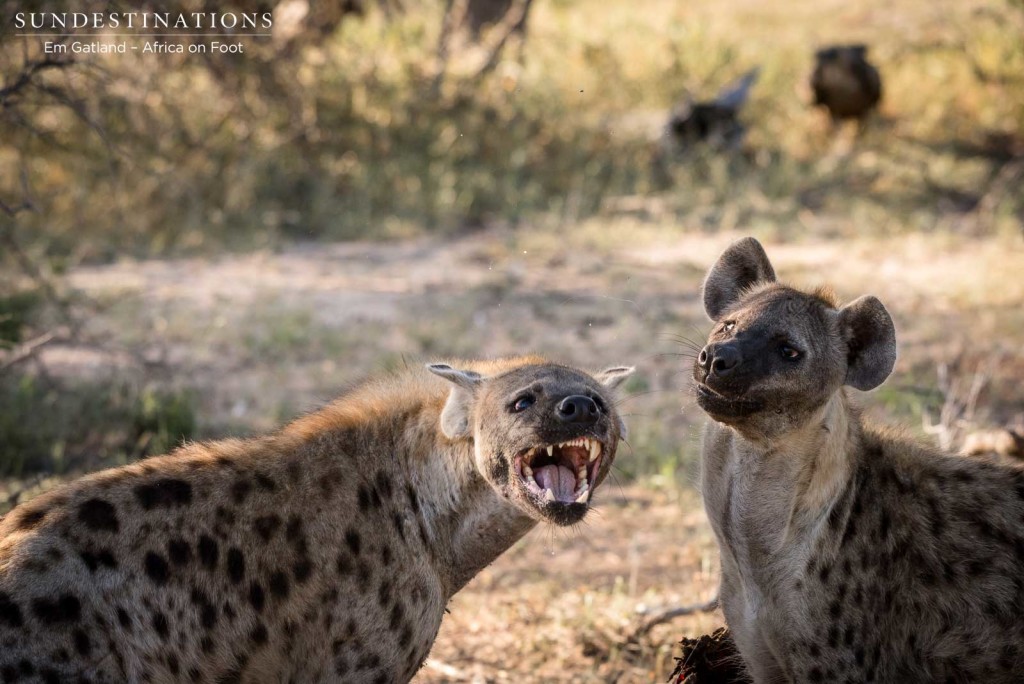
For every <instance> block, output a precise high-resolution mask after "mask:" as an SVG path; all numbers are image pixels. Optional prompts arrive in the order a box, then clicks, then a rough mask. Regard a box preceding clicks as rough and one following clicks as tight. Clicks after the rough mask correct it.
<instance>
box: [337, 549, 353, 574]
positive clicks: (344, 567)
mask: <svg viewBox="0 0 1024 684" xmlns="http://www.w3.org/2000/svg"><path fill="white" fill-rule="evenodd" d="M352 568H353V565H352V559H351V558H350V557H349V556H348V554H345V553H342V554H339V555H338V574H339V575H342V576H345V575H349V574H351V573H352Z"/></svg>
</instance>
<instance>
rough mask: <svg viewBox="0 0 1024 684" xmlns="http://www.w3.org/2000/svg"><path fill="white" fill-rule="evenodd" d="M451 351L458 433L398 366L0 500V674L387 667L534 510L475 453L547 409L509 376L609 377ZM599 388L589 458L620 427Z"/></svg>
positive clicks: (419, 646) (47, 678) (16, 677)
mask: <svg viewBox="0 0 1024 684" xmlns="http://www.w3.org/2000/svg"><path fill="white" fill-rule="evenodd" d="M465 367H466V368H468V369H469V371H468V372H471V373H473V374H474V375H476V376H480V377H482V382H481V384H480V387H479V391H478V392H477V393H476V394H475V395H474V396H475V397H476V398H475V401H470V402H468V404H466V405H467V407H468V410H469V411H470V413H469V421H470V423H471V425H472V427H473V429H472V431H471V432H470V434H468V435H466V436H465V437H462V438H459V439H449V437H447V436H445V435H444V434H443V433H442V432H441V430H440V414H441V412H442V408H443V407H444V406H445V405H446V402H447V401H448V400H449V399H450V395H451V394H452V391H450V388H451V386H450V385H449V384H447V383H446V382H445V381H444V380H442V379H440V378H437V377H435V376H434V375H431V374H429V373H428V372H427V371H426V370H417V371H410V372H406V373H404V374H401V375H398V376H395V377H392V378H388V379H385V380H381V381H378V382H374V383H370V384H367V385H365V386H362V387H360V388H358V389H356V390H354V391H352V392H350V393H349V394H347V395H345V396H343V397H342V398H341V399H339V400H338V401H336V402H335V403H333V404H331V405H330V406H328V407H326V408H324V409H323V410H321V411H318V412H316V413H313V414H310V415H307V416H305V417H303V418H300V419H299V420H297V421H295V422H294V423H292V424H290V425H288V426H287V427H285V428H283V429H282V430H281V431H280V432H278V433H276V434H272V435H269V436H266V437H260V438H256V439H250V440H226V441H221V442H215V443H209V444H193V445H189V446H186V447H183V448H181V449H179V450H178V451H176V452H175V453H173V454H171V455H168V456H163V457H159V458H152V459H147V460H145V461H142V462H139V463H136V464H133V465H129V466H125V467H122V468H117V469H113V470H108V471H104V472H101V473H98V474H94V475H91V476H88V477H84V478H82V479H80V480H78V481H76V482H74V483H71V484H69V485H66V486H62V487H59V488H57V489H55V490H53V491H51V492H49V493H47V494H44V495H42V496H39V497H38V498H36V499H34V500H32V501H30V502H28V503H26V504H23V505H21V506H19V507H17V508H15V509H14V510H13V511H11V512H10V513H9V514H8V515H6V516H5V517H4V518H3V519H2V520H0V681H3V682H47V683H49V682H79V681H82V682H86V681H88V682H95V683H97V684H98V683H101V682H178V681H187V682H219V683H223V684H226V683H228V682H379V683H382V684H383V683H390V682H403V681H408V680H409V679H410V678H411V677H412V675H413V674H414V673H415V672H416V671H417V669H418V668H419V667H420V665H421V664H422V662H423V660H424V658H425V657H426V655H427V653H428V652H429V650H430V647H431V644H432V643H433V640H434V638H435V636H436V634H437V630H438V627H439V626H440V623H441V618H442V616H443V613H444V609H445V605H446V604H447V602H448V600H449V599H450V598H451V596H452V595H453V594H455V592H457V591H458V590H459V589H460V588H461V587H462V586H463V585H464V584H465V583H466V582H467V581H468V580H469V579H470V578H471V577H472V576H473V575H474V574H475V573H476V572H477V571H478V570H479V569H480V568H482V567H484V566H486V565H487V564H488V563H490V562H491V561H492V560H494V559H495V558H496V557H497V556H498V555H499V554H500V553H502V552H503V551H504V550H505V549H507V548H508V547H509V546H510V545H511V544H512V543H514V542H515V541H516V540H517V539H519V538H520V537H522V535H523V534H525V533H526V532H527V531H528V530H529V529H531V528H532V527H533V526H534V525H535V524H536V523H537V521H538V520H541V519H545V516H544V515H543V514H542V513H541V512H538V511H536V510H531V509H528V508H527V507H525V506H524V505H522V502H518V501H515V500H514V499H512V498H511V497H509V496H508V492H507V491H505V490H504V489H503V488H502V486H501V485H500V483H494V482H492V479H491V478H492V476H493V473H489V474H484V473H481V471H480V467H481V465H486V466H487V467H488V468H489V469H490V470H492V471H495V472H497V471H498V470H499V469H498V468H497V467H495V466H494V463H495V462H496V461H497V460H498V459H500V458H506V459H507V458H508V457H509V456H510V454H507V453H505V452H506V450H508V449H511V448H519V445H518V444H517V443H516V440H517V439H519V440H526V439H528V438H529V436H530V434H531V432H536V431H538V430H540V429H541V426H542V424H543V423H544V421H545V420H546V419H545V418H544V417H543V416H541V415H539V414H537V415H533V416H531V415H527V414H523V416H521V417H520V418H518V420H517V421H513V420H512V419H511V418H509V416H508V415H507V414H508V410H507V406H506V402H507V401H508V397H507V396H506V394H507V392H508V391H509V388H514V387H518V386H520V385H522V384H523V383H526V385H527V386H532V387H535V388H539V389H538V391H546V392H548V393H549V394H557V393H558V392H560V391H561V388H564V389H565V391H566V392H570V391H578V392H582V391H586V392H589V393H591V394H593V395H594V396H598V395H601V393H602V392H610V386H609V385H602V384H600V383H599V382H598V381H597V380H595V379H594V378H592V377H591V376H589V375H587V374H585V373H583V372H582V371H577V370H574V369H571V368H567V367H565V366H559V365H555V364H551V363H548V362H546V361H544V360H542V359H538V358H533V357H529V358H516V359H506V360H502V361H496V362H475V363H469V364H466V366H465ZM620 375H621V374H620ZM604 396H605V397H607V401H605V404H606V405H607V406H608V407H610V408H609V413H608V415H606V416H603V417H602V421H603V423H598V424H595V425H594V426H592V429H594V430H598V429H600V430H604V431H606V433H607V434H606V438H607V440H608V448H609V456H608V462H607V464H606V466H605V470H604V472H602V477H603V475H604V474H605V472H606V471H607V467H608V466H610V463H611V458H612V457H613V456H614V448H615V444H616V442H617V437H618V429H619V428H618V425H619V423H618V419H617V417H616V416H615V414H614V408H613V402H612V401H611V400H610V397H611V395H610V394H606V395H604ZM538 405H540V404H538ZM495 425H502V426H505V428H506V433H505V434H502V433H501V432H500V431H499V432H495V431H494V426H495ZM507 479H508V477H507V475H506V480H507ZM549 517H550V516H549Z"/></svg>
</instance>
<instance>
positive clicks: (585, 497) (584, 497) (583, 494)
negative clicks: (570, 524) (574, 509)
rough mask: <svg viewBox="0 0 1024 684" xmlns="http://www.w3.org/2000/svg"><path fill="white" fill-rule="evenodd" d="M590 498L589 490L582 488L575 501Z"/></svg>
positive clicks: (578, 501) (579, 501)
mask: <svg viewBox="0 0 1024 684" xmlns="http://www.w3.org/2000/svg"><path fill="white" fill-rule="evenodd" d="M589 498H590V490H589V489H584V490H583V493H582V494H580V495H579V496H578V497H576V503H586V502H587V499H589Z"/></svg>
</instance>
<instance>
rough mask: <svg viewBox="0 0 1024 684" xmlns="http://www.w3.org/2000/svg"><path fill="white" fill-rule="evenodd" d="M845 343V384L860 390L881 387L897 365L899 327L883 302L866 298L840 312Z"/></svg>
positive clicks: (868, 296)
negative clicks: (897, 327)
mask: <svg viewBox="0 0 1024 684" xmlns="http://www.w3.org/2000/svg"><path fill="white" fill-rule="evenodd" d="M839 326H840V330H841V331H842V335H843V340H844V341H845V342H846V349H847V352H846V356H847V365H846V381H845V384H847V385H850V386H851V387H856V388H857V389H859V390H865V391H866V390H870V389H874V388H876V387H878V386H879V385H881V384H882V382H884V381H885V379H886V378H887V377H889V374H890V373H892V369H893V366H895V365H896V326H894V325H893V322H892V317H891V316H889V312H888V311H886V310H885V306H883V304H882V302H880V301H878V299H876V298H875V297H872V296H870V295H865V296H863V297H860V298H858V299H855V300H854V301H852V302H850V303H849V304H847V305H846V306H844V307H843V308H842V309H840V310H839Z"/></svg>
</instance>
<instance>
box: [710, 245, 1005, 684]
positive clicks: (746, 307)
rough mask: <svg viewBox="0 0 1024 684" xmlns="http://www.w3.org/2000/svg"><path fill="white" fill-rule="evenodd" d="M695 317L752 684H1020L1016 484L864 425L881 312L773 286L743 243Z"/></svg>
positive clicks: (721, 265)
mask: <svg viewBox="0 0 1024 684" xmlns="http://www.w3.org/2000/svg"><path fill="white" fill-rule="evenodd" d="M704 301H705V305H706V308H707V310H708V313H709V315H710V316H711V317H712V319H713V320H714V321H715V326H714V329H713V331H712V333H711V335H710V337H709V339H708V345H707V346H706V347H705V348H704V350H703V352H702V353H701V356H700V358H699V359H698V361H697V363H696V364H695V367H694V379H695V380H696V382H697V387H698V389H697V392H698V401H699V403H700V404H701V406H702V407H703V408H704V409H705V410H706V411H707V412H708V413H709V415H710V416H711V417H712V418H713V419H714V420H713V421H712V422H709V424H708V426H707V428H706V430H705V436H704V448H703V457H702V485H701V487H702V492H703V495H704V504H705V508H706V510H707V512H708V517H709V519H710V521H711V525H712V528H713V529H714V532H715V535H716V537H717V540H718V545H719V548H720V550H721V560H722V586H721V605H722V609H723V611H724V613H725V617H726V620H727V622H728V624H729V627H730V629H731V631H732V634H733V638H734V640H735V643H736V645H737V647H738V649H739V651H740V654H741V656H742V658H743V661H744V663H745V664H746V666H747V669H748V671H749V673H750V675H751V677H752V679H753V680H754V682H755V683H756V684H765V683H769V682H850V683H854V682H856V683H860V682H991V683H999V682H1016V681H1020V677H1021V672H1024V617H1022V616H1024V527H1022V522H1024V472H1022V471H1020V470H1019V469H1015V468H1012V467H1008V466H1000V465H996V464H991V463H984V462H980V461H975V460H970V459H965V458H963V457H959V456H954V455H950V454H944V453H941V452H939V451H938V450H936V449H934V448H931V447H927V446H922V445H920V444H917V443H916V442H915V441H914V440H913V439H910V438H908V437H907V436H905V435H904V434H902V433H901V432H899V431H896V430H891V429H882V428H878V427H876V426H873V425H871V424H870V423H868V422H867V421H865V420H863V419H862V417H861V414H860V412H859V411H858V410H857V408H856V407H855V405H854V404H853V401H852V396H851V394H850V393H849V390H848V389H847V388H846V386H852V387H855V388H858V389H871V388H873V387H875V386H877V385H878V384H880V383H881V382H882V381H883V380H884V379H885V377H886V376H887V375H888V374H889V372H890V371H891V369H892V367H893V362H894V361H895V336H894V329H893V325H892V321H891V320H890V319H889V317H888V314H887V313H886V312H885V309H884V307H882V305H881V303H880V302H878V301H877V300H875V299H873V298H869V297H862V298H861V299H858V300H856V301H854V302H853V303H851V304H848V305H846V306H845V307H841V306H839V305H838V304H837V302H836V301H835V300H834V298H832V297H830V296H822V293H821V292H814V293H805V292H801V291H799V290H795V289H793V288H789V287H786V286H783V285H780V284H779V283H776V282H775V279H774V272H773V270H772V269H771V265H770V264H769V263H768V261H767V257H766V256H765V254H764V251H763V250H762V249H761V246H760V245H759V244H757V242H756V241H753V240H750V239H747V240H744V241H741V242H739V243H736V244H734V245H733V246H732V247H730V248H729V250H728V251H727V252H726V253H725V254H724V255H723V257H722V259H720V260H719V262H718V263H717V264H716V265H715V267H714V268H713V269H712V270H711V272H710V273H709V275H708V278H707V279H706V281H705V293H704Z"/></svg>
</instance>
